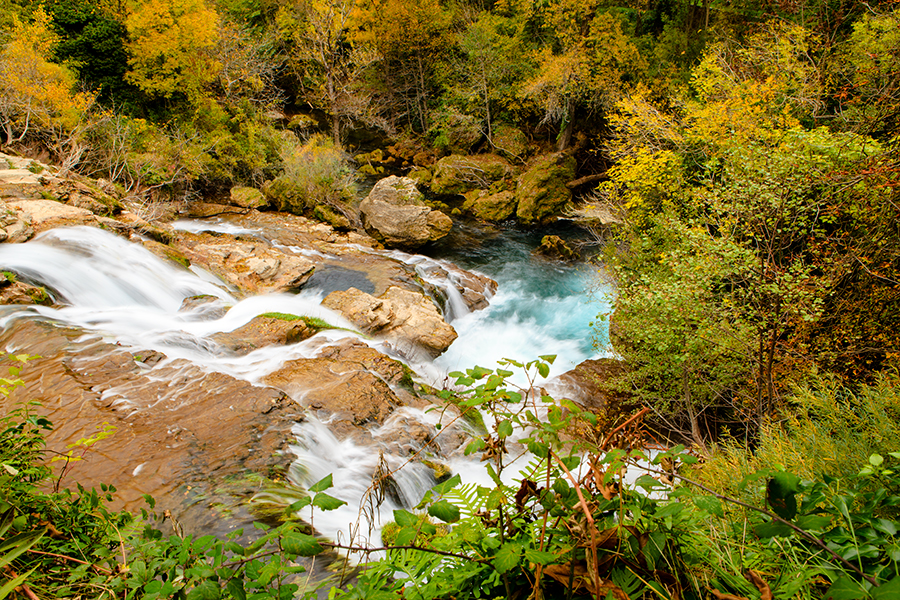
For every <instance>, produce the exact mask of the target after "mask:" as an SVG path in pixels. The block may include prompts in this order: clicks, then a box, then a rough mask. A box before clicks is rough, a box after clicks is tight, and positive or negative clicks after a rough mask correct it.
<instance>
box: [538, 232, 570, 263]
mask: <svg viewBox="0 0 900 600" xmlns="http://www.w3.org/2000/svg"><path fill="white" fill-rule="evenodd" d="M537 252H538V254H543V255H544V256H549V257H550V258H558V259H561V260H576V259H577V258H578V253H577V252H575V251H574V250H572V249H571V248H570V247H569V245H568V244H566V242H565V240H563V239H562V238H561V237H559V236H558V235H545V236H544V237H543V238H541V245H540V246H538V248H537Z"/></svg>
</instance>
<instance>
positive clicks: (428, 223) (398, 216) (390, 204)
mask: <svg viewBox="0 0 900 600" xmlns="http://www.w3.org/2000/svg"><path fill="white" fill-rule="evenodd" d="M359 212H360V215H361V216H362V222H363V226H364V227H365V228H366V232H368V233H369V235H371V236H372V237H374V238H375V239H377V240H378V241H380V242H382V243H383V244H384V245H385V246H388V247H397V248H417V247H419V246H422V245H424V244H426V243H428V242H433V241H435V240H438V239H440V238H442V237H444V236H445V235H447V234H448V233H449V232H450V229H451V228H452V227H453V221H452V220H451V219H450V217H448V216H447V215H445V214H443V213H441V212H439V211H434V210H432V209H431V208H429V207H428V206H427V205H426V204H425V201H424V197H423V196H422V193H421V192H420V191H419V190H418V189H417V188H416V183H415V181H413V180H412V179H410V178H408V177H396V176H394V175H392V176H390V177H385V178H384V179H381V180H380V181H378V183H376V184H375V187H374V188H372V191H371V192H369V195H368V196H366V199H365V200H363V201H362V202H361V203H360V205H359Z"/></svg>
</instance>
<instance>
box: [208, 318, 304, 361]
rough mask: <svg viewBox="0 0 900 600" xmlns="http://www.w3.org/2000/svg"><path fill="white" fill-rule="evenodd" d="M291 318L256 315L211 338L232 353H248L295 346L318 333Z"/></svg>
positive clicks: (298, 320) (297, 319) (296, 319)
mask: <svg viewBox="0 0 900 600" xmlns="http://www.w3.org/2000/svg"><path fill="white" fill-rule="evenodd" d="M291 316H292V315H278V316H273V315H259V316H257V317H254V318H253V319H252V320H251V321H250V322H249V323H246V324H244V325H242V326H240V327H238V328H237V329H235V330H234V331H228V332H221V333H216V334H213V335H211V336H210V339H212V340H213V341H214V342H216V343H217V344H219V345H220V346H222V347H223V348H225V349H226V350H228V351H230V352H231V353H233V354H238V355H243V354H249V353H250V352H253V351H254V350H256V349H258V348H262V347H264V346H286V345H288V344H296V343H297V342H302V341H303V340H305V339H309V338H311V337H312V336H314V335H315V334H316V333H317V332H318V331H319V330H318V329H317V328H315V327H312V326H310V325H309V323H307V322H306V321H305V320H303V319H300V318H294V319H292V318H290V317H291Z"/></svg>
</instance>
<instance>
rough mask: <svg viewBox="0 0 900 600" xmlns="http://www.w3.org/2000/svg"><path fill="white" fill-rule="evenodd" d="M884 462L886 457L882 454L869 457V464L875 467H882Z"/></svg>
mask: <svg viewBox="0 0 900 600" xmlns="http://www.w3.org/2000/svg"><path fill="white" fill-rule="evenodd" d="M883 462H884V457H883V456H881V455H880V454H873V455H872V456H870V457H869V464H870V465H872V466H873V467H880V466H881V463H883Z"/></svg>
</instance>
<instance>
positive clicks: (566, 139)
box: [556, 98, 575, 152]
mask: <svg viewBox="0 0 900 600" xmlns="http://www.w3.org/2000/svg"><path fill="white" fill-rule="evenodd" d="M572 112H573V108H572V100H571V99H569V98H566V116H565V117H563V128H562V131H560V132H559V138H558V139H557V140H556V151H557V152H562V151H563V150H565V149H566V148H568V147H569V143H570V142H571V141H572V130H573V129H574V128H575V122H574V120H573V119H572Z"/></svg>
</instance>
